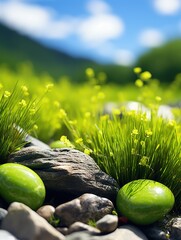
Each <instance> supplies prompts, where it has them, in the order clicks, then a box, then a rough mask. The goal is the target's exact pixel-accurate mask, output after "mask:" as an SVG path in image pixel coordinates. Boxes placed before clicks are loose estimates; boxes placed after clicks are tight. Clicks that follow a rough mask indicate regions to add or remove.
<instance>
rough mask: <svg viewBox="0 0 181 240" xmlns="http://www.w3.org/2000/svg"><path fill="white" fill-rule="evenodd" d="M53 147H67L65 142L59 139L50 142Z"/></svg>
mask: <svg viewBox="0 0 181 240" xmlns="http://www.w3.org/2000/svg"><path fill="white" fill-rule="evenodd" d="M50 147H51V148H65V147H67V146H66V145H65V143H64V142H62V141H60V140H57V141H54V142H52V143H51V144H50Z"/></svg>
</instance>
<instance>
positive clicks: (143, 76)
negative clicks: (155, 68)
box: [140, 71, 152, 81]
mask: <svg viewBox="0 0 181 240" xmlns="http://www.w3.org/2000/svg"><path fill="white" fill-rule="evenodd" d="M151 77H152V75H151V73H150V72H148V71H145V72H142V73H141V74H140V78H141V79H142V80H143V81H147V80H149V79H150V78H151Z"/></svg>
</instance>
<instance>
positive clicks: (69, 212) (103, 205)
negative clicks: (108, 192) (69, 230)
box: [55, 193, 114, 226]
mask: <svg viewBox="0 0 181 240" xmlns="http://www.w3.org/2000/svg"><path fill="white" fill-rule="evenodd" d="M113 209H114V206H113V203H112V202H111V201H110V200H109V199H107V198H102V197H99V196H96V195H94V194H90V193H85V194H83V195H81V196H80V197H79V198H76V199H74V200H72V201H69V202H66V203H64V204H61V205H59V206H58V207H57V208H56V209H55V215H56V216H58V217H60V219H61V224H63V225H65V226H70V225H71V224H73V223H74V222H77V221H80V222H83V223H88V221H89V220H95V221H97V220H99V219H101V218H102V217H103V216H105V215H106V214H110V213H111V212H112V210H113Z"/></svg>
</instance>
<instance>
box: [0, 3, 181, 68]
mask: <svg viewBox="0 0 181 240" xmlns="http://www.w3.org/2000/svg"><path fill="white" fill-rule="evenodd" d="M0 21H1V22H3V23H5V24H6V25H8V26H11V27H12V28H14V29H16V30H18V31H19V32H21V33H23V34H26V35H29V36H31V37H33V38H35V39H37V40H38V41H40V42H43V43H44V44H46V45H48V46H51V47H53V48H57V49H60V50H65V51H66V52H68V53H70V54H73V55H76V56H82V57H88V58H91V59H94V60H96V61H99V62H112V63H117V64H121V65H130V64H132V63H134V61H135V59H136V58H137V57H138V56H139V55H140V54H142V53H143V52H145V51H147V50H148V49H150V48H152V47H157V46H159V45H161V44H163V43H164V42H166V41H168V40H170V39H173V38H176V37H180V38H181V0H0Z"/></svg>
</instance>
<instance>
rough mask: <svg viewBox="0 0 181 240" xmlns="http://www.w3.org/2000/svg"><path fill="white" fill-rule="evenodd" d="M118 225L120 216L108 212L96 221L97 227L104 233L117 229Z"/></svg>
mask: <svg viewBox="0 0 181 240" xmlns="http://www.w3.org/2000/svg"><path fill="white" fill-rule="evenodd" d="M117 226H118V217H117V216H115V215H111V214H107V215H105V216H104V217H103V218H101V219H100V220H98V221H97V222H96V227H97V228H98V229H99V230H100V231H101V232H102V233H110V232H113V231H115V230H116V228H117Z"/></svg>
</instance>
